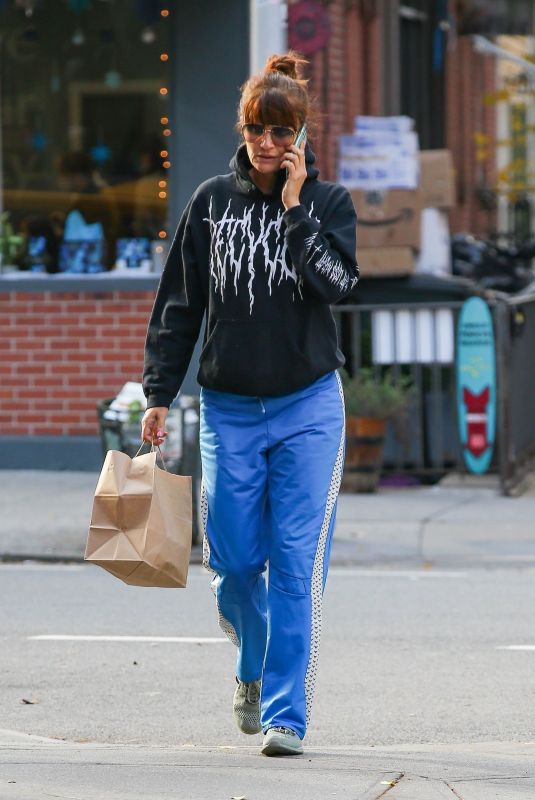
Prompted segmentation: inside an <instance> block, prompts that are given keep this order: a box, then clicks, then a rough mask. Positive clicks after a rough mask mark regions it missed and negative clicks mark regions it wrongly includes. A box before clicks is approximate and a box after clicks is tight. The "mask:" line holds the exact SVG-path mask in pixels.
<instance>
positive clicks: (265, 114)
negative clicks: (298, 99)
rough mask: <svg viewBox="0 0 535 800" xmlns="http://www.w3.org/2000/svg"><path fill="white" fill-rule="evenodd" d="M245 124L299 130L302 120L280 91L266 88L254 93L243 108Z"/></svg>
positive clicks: (285, 95)
mask: <svg viewBox="0 0 535 800" xmlns="http://www.w3.org/2000/svg"><path fill="white" fill-rule="evenodd" d="M242 115H243V121H244V122H261V123H262V124H263V125H284V126H286V127H290V128H293V129H294V130H297V129H298V128H299V123H300V119H299V116H298V114H296V112H295V110H294V109H293V108H292V103H291V101H290V99H289V98H288V95H287V94H286V93H285V92H282V91H281V90H280V89H275V88H269V89H266V88H265V87H262V88H260V87H259V88H258V90H257V91H252V92H251V94H250V95H249V97H247V99H246V100H245V102H244V104H243V106H242Z"/></svg>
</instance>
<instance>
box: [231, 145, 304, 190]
mask: <svg viewBox="0 0 535 800" xmlns="http://www.w3.org/2000/svg"><path fill="white" fill-rule="evenodd" d="M315 161H316V156H315V155H314V152H313V151H312V148H311V147H310V145H309V144H308V142H307V144H306V145H305V165H306V170H307V177H306V180H307V181H313V180H317V178H318V175H319V169H318V168H317V167H315V166H314V164H315ZM229 166H230V168H231V170H232V171H233V172H234V173H235V175H236V183H237V184H238V187H239V188H240V189H241V190H242V191H243V192H245V193H247V194H248V193H249V192H253V191H257V192H260V189H259V188H258V186H257V185H256V184H255V182H254V181H253V180H252V179H251V176H250V175H249V170H250V169H251V167H252V164H251V162H250V160H249V156H248V155H247V146H246V145H245V144H241V145H240V146H239V147H238V149H237V150H236V152H235V154H234V155H233V156H232V158H231V160H230V164H229ZM285 180H286V170H284V169H280V170H279V171H278V173H277V179H276V181H275V185H274V187H273V192H272V194H276V193H279V192H280V190H281V189H282V187H283V185H284V182H285Z"/></svg>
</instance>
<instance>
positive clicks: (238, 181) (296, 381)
mask: <svg viewBox="0 0 535 800" xmlns="http://www.w3.org/2000/svg"><path fill="white" fill-rule="evenodd" d="M305 160H306V167H307V178H306V180H305V183H304V184H303V187H302V189H301V194H300V200H301V204H300V205H299V206H296V207H294V208H291V209H289V210H288V211H285V210H284V206H283V204H282V201H281V190H282V187H283V184H284V180H285V171H284V170H280V171H279V173H278V174H277V180H276V182H275V187H274V189H273V192H272V194H264V193H262V192H261V191H260V189H258V187H257V186H256V185H255V184H254V183H253V181H252V180H251V178H250V176H249V170H250V169H251V163H250V161H249V158H248V156H247V150H246V148H245V145H242V146H241V147H240V148H239V149H238V151H237V153H236V155H235V156H234V158H233V159H232V161H231V162H230V166H231V168H232V172H230V173H229V174H228V175H219V176H217V177H215V178H212V179H210V180H208V181H206V182H205V183H203V184H201V185H200V186H199V188H198V189H197V191H196V192H195V194H194V195H193V197H192V198H191V200H190V201H189V203H188V205H187V207H186V209H185V211H184V213H183V215H182V218H181V220H180V223H179V225H178V229H177V232H176V235H175V238H174V240H173V244H172V246H171V250H170V253H169V257H168V259H167V262H166V265H165V269H164V272H163V274H162V278H161V281H160V286H159V288H158V293H157V296H156V300H155V304H154V308H153V311H152V315H151V318H150V322H149V328H148V333H147V341H146V347H145V368H144V373H143V388H144V392H145V395H146V397H147V401H148V402H147V405H148V408H151V407H154V406H169V405H170V404H171V403H172V401H173V400H174V398H175V397H176V395H177V393H178V390H179V388H180V385H181V383H182V381H183V379H184V375H185V374H186V370H187V368H188V365H189V362H190V359H191V356H192V353H193V349H194V347H195V343H196V341H197V338H198V336H199V331H200V328H201V324H202V320H203V316H204V313H205V311H206V314H207V324H206V330H205V337H204V346H203V349H202V352H201V356H200V367H199V373H198V376H197V378H198V381H199V383H200V384H201V386H205V387H207V388H209V389H216V390H218V391H221V392H233V393H235V394H241V395H250V396H265V395H282V394H288V393H290V392H293V391H296V390H297V389H300V388H301V387H303V386H306V385H307V384H310V383H312V382H313V381H315V380H316V379H318V378H320V377H321V376H322V375H325V374H326V373H328V372H330V371H331V370H334V369H336V368H337V367H340V366H342V364H343V363H344V358H343V356H342V354H341V352H340V350H339V349H338V346H337V337H336V326H335V323H334V319H333V316H332V313H331V310H330V308H329V304H330V303H335V302H337V301H338V300H340V299H341V298H343V297H344V296H345V295H347V294H348V293H349V292H350V291H351V289H353V287H354V286H355V285H356V283H357V280H358V267H357V263H356V260H355V250H356V216H355V210H354V207H353V203H352V200H351V197H350V195H349V193H348V192H347V190H346V189H344V188H343V187H342V186H339V185H338V184H335V183H327V182H324V181H320V180H318V170H317V168H316V167H314V161H315V158H314V154H313V152H312V150H311V149H310V147H309V146H308V145H307V147H306V150H305Z"/></svg>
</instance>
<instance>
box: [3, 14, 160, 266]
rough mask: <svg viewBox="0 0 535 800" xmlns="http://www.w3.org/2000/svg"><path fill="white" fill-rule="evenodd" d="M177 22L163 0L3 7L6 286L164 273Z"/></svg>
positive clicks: (4, 252) (4, 244) (4, 257)
mask: <svg viewBox="0 0 535 800" xmlns="http://www.w3.org/2000/svg"><path fill="white" fill-rule="evenodd" d="M169 15H170V11H169V10H168V9H167V8H166V7H165V5H164V4H163V3H162V2H160V1H159V0H135V1H134V0H46V2H45V0H4V2H0V131H1V147H0V184H1V189H2V195H1V204H0V212H1V223H0V225H1V227H0V258H1V262H0V263H1V266H2V272H3V273H4V274H7V273H12V272H14V271H21V270H22V271H33V272H50V273H56V272H70V273H72V272H80V273H84V272H86V273H87V272H89V273H91V272H101V271H104V270H110V269H114V268H115V269H119V270H127V269H132V270H134V269H137V270H141V271H151V270H153V269H157V268H158V266H159V264H161V261H162V258H163V255H164V253H163V250H164V248H165V245H166V239H167V233H166V217H167V197H168V193H169V185H168V184H169V167H170V165H171V149H172V147H171V139H172V135H171V129H170V122H169V38H170V37H169V27H170V22H169Z"/></svg>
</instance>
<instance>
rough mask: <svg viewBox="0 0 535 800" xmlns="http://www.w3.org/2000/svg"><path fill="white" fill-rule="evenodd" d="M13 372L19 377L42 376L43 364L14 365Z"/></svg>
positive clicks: (44, 370) (44, 369)
mask: <svg viewBox="0 0 535 800" xmlns="http://www.w3.org/2000/svg"><path fill="white" fill-rule="evenodd" d="M15 372H16V373H17V374H19V375H44V374H45V372H46V367H45V365H44V364H15Z"/></svg>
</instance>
